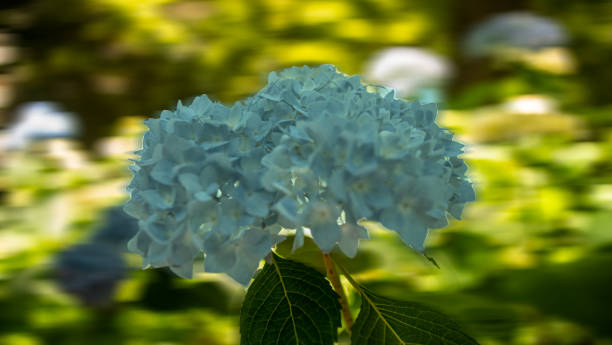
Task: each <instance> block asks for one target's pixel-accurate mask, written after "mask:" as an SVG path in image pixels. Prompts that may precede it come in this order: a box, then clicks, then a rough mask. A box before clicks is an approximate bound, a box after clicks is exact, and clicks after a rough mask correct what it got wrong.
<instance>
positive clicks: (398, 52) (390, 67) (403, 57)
mask: <svg viewBox="0 0 612 345" xmlns="http://www.w3.org/2000/svg"><path fill="white" fill-rule="evenodd" d="M451 72H452V68H451V65H450V63H449V62H448V61H447V60H446V59H445V58H443V57H441V56H439V55H436V54H433V53H431V52H428V51H426V50H424V49H420V48H411V47H394V48H389V49H385V50H383V51H381V52H379V53H377V54H376V55H375V56H374V57H373V58H372V59H371V60H370V62H369V63H368V64H367V66H366V70H365V77H366V79H367V80H368V81H369V82H373V83H378V84H382V85H384V86H386V87H390V88H393V89H395V90H396V94H397V95H398V96H399V97H408V96H416V97H418V98H421V100H423V99H422V98H426V99H424V101H428V102H431V101H438V100H439V98H440V92H439V90H438V89H437V87H439V86H441V85H442V84H443V82H444V81H445V80H446V79H448V78H449V77H450V75H451ZM419 96H421V97H419Z"/></svg>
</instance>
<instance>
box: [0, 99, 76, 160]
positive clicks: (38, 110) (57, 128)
mask: <svg viewBox="0 0 612 345" xmlns="http://www.w3.org/2000/svg"><path fill="white" fill-rule="evenodd" d="M77 134H78V123H77V120H76V118H75V117H74V115H73V114H71V113H66V112H62V111H60V110H59V109H58V108H57V106H56V105H55V104H53V103H51V102H32V103H27V104H26V105H24V106H23V107H22V108H21V109H20V110H19V111H18V117H17V121H16V122H15V123H14V124H13V125H11V126H9V128H8V130H7V132H6V133H4V134H3V136H2V137H0V149H3V150H19V149H23V148H25V147H26V146H27V145H28V144H29V143H30V142H31V141H34V140H41V139H51V138H66V137H73V136H75V135H77Z"/></svg>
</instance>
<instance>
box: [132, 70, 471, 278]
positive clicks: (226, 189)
mask: <svg viewBox="0 0 612 345" xmlns="http://www.w3.org/2000/svg"><path fill="white" fill-rule="evenodd" d="M436 115H437V106H436V105H435V104H421V103H419V102H408V101H405V100H402V99H398V98H396V97H395V95H394V92H393V90H390V89H387V88H384V87H378V86H368V85H365V84H364V83H362V81H361V79H360V77H359V76H357V75H356V76H347V75H345V74H342V73H340V72H338V71H337V70H336V68H335V67H334V66H332V65H322V66H318V67H306V66H304V67H301V68H298V67H292V68H289V69H286V70H284V71H281V72H280V73H275V72H272V73H270V74H269V77H268V84H267V85H266V86H265V87H264V88H263V89H262V90H261V91H259V92H258V93H256V94H255V95H254V96H252V97H249V98H247V99H246V100H244V101H242V102H237V103H235V104H234V105H233V106H231V107H227V106H225V105H223V104H220V103H217V102H213V101H211V100H210V99H209V98H208V97H207V96H206V95H202V96H199V97H197V98H195V99H194V100H193V102H192V103H191V104H190V105H189V106H185V105H183V104H182V103H181V102H180V101H179V102H178V105H177V107H176V110H174V111H168V110H165V111H163V112H162V113H161V115H160V117H159V118H151V119H148V120H146V121H145V123H146V125H147V127H148V130H147V131H146V133H145V134H144V136H143V141H142V149H141V150H139V151H137V155H138V156H139V158H138V159H136V160H135V161H134V164H133V165H132V166H131V167H130V168H131V170H132V172H133V179H132V180H131V182H130V184H129V185H128V191H129V193H130V195H131V198H130V200H129V201H128V202H127V203H126V205H125V207H124V210H125V211H126V213H128V214H129V215H131V216H133V217H135V218H137V219H138V223H139V231H138V233H137V234H136V235H135V236H134V237H133V238H132V239H131V240H130V241H129V243H128V248H129V250H130V251H132V252H135V253H138V254H140V255H142V257H143V266H144V267H166V266H167V267H169V268H170V269H171V270H172V271H174V272H175V273H176V274H177V275H179V276H181V277H186V278H191V277H192V275H193V264H194V261H195V260H197V259H198V258H201V257H202V254H203V255H204V257H205V258H204V269H205V271H206V272H224V273H227V274H228V275H229V276H230V277H232V278H233V279H234V280H236V281H237V282H239V283H241V284H243V285H247V284H248V283H249V281H250V280H251V278H252V276H253V274H254V272H255V271H256V269H257V268H258V265H259V262H260V261H261V259H263V258H264V257H265V256H266V255H267V254H268V253H269V252H270V250H271V248H272V247H273V246H274V245H275V244H277V243H279V242H281V241H282V240H284V236H281V235H280V232H281V230H282V229H293V230H294V232H295V236H296V237H295V240H294V249H295V248H298V247H299V246H301V245H302V243H303V239H304V236H305V231H310V234H311V235H312V237H313V240H314V241H315V243H316V244H317V245H318V246H319V247H320V248H321V250H323V251H324V252H329V251H331V250H332V249H333V248H334V247H335V246H336V245H337V246H338V247H339V248H340V249H341V250H342V251H343V252H344V253H345V254H346V255H347V256H349V257H354V256H355V255H356V253H357V250H358V243H359V240H360V239H367V238H368V233H367V231H366V229H364V228H363V227H362V226H360V225H359V224H358V221H359V220H360V219H367V220H370V221H377V222H380V223H381V224H382V225H384V226H385V227H386V228H388V229H390V230H393V231H396V232H397V233H398V234H399V235H400V237H401V238H402V240H403V241H404V242H405V243H406V244H408V245H409V246H411V247H412V248H414V249H415V250H418V251H423V249H424V248H423V246H424V241H425V238H426V236H427V232H428V230H429V229H436V228H442V227H445V226H446V225H447V224H448V221H447V215H451V216H452V217H454V218H457V219H460V218H461V214H462V212H463V208H464V206H465V203H467V202H470V201H473V200H474V199H475V195H474V190H473V187H472V184H471V182H470V181H469V179H468V178H467V176H466V171H467V165H466V164H465V162H464V161H463V160H462V159H461V158H459V157H458V156H459V155H460V154H461V153H462V152H463V149H462V148H463V145H462V144H460V143H458V142H456V141H454V140H453V134H452V133H450V132H449V131H448V130H446V129H443V128H440V127H438V126H437V125H436V123H435V118H436ZM289 231H291V230H289Z"/></svg>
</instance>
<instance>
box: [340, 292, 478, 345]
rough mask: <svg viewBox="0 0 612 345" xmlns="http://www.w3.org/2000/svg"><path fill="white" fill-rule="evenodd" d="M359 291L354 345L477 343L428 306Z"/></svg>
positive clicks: (450, 344)
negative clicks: (359, 307) (359, 304)
mask: <svg viewBox="0 0 612 345" xmlns="http://www.w3.org/2000/svg"><path fill="white" fill-rule="evenodd" d="M359 290H360V291H359V293H360V294H361V310H360V311H359V316H357V320H356V321H355V324H354V325H353V328H352V332H353V334H352V336H351V344H352V345H362V344H363V345H371V344H384V345H394V344H400V345H404V344H406V345H407V344H411V345H413V344H414V345H416V344H423V345H425V344H427V345H438V344H440V345H442V344H443V345H470V344H476V345H477V344H478V343H477V342H476V340H474V339H472V338H471V337H470V336H469V335H467V334H465V333H463V331H461V329H460V328H459V326H458V325H457V324H456V323H455V322H453V321H452V320H450V319H449V318H448V317H447V316H446V315H444V314H441V313H440V312H437V311H435V310H433V309H431V308H429V307H426V306H424V305H421V304H419V303H414V302H404V301H396V300H392V299H390V298H385V297H381V296H378V295H375V294H374V293H372V292H370V291H368V290H366V289H364V288H363V287H359Z"/></svg>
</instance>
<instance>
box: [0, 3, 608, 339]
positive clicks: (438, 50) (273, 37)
mask: <svg viewBox="0 0 612 345" xmlns="http://www.w3.org/2000/svg"><path fill="white" fill-rule="evenodd" d="M516 12H528V13H532V14H535V15H537V16H541V17H543V18H548V19H549V20H551V21H554V22H555V23H557V24H558V25H559V26H560V27H562V28H563V30H564V32H565V35H566V37H565V39H564V40H562V42H556V44H544V46H542V47H535V48H534V47H533V46H529V47H528V48H525V47H520V44H521V42H528V43H529V42H531V43H533V42H534V40H537V37H536V36H537V35H536V34H537V32H535V33H534V35H525V34H524V32H521V31H520V30H519V33H520V34H519V37H518V38H517V37H514V38H513V39H514V41H513V42H510V43H512V44H514V45H515V46H512V44H506V45H503V44H502V45H494V46H492V47H488V48H487V49H488V53H486V54H480V55H479V56H474V54H470V53H469V52H466V49H467V48H466V45H465V44H464V42H465V37H466V36H467V35H469V33H470V32H471V30H472V29H473V28H474V27H477V26H478V24H479V23H482V22H483V21H486V20H487V19H489V18H491V17H492V16H495V15H500V14H503V13H516ZM525 25H527V24H525ZM502 36H503V35H502ZM500 39H503V37H501V38H500ZM521 40H522V41H521ZM517 42H518V43H517ZM502 43H503V42H502ZM516 44H518V45H519V47H516ZM391 47H395V48H397V47H404V48H418V49H422V50H423V51H427V52H428V53H430V54H435V55H436V56H438V57H440V58H441V59H443V60H444V61H446V64H447V65H446V66H447V67H448V68H447V69H446V70H445V71H446V72H445V73H446V74H445V75H444V78H442V79H443V81H441V82H439V83H437V84H436V85H433V86H432V85H428V84H427V83H426V82H425V83H423V85H424V90H425V91H428V92H434V93H435V94H436V95H438V99H439V100H442V101H443V103H442V104H441V105H440V109H441V111H440V115H439V117H438V122H439V124H440V125H441V126H443V127H447V128H450V129H451V130H453V131H454V132H455V133H456V134H457V137H458V139H459V140H461V141H462V142H463V143H465V144H466V153H465V154H464V155H463V157H464V158H465V159H466V160H467V162H468V164H469V166H470V170H469V174H470V176H471V178H472V180H473V181H474V186H475V189H476V192H477V201H476V202H474V203H472V204H469V205H468V206H467V208H466V211H465V217H464V219H463V220H462V221H452V222H451V225H450V226H449V227H448V228H446V229H443V230H435V231H432V232H431V233H430V236H429V238H428V240H427V254H428V255H429V256H431V257H432V258H434V259H435V260H436V261H437V263H438V264H439V266H440V268H439V269H438V268H436V267H435V266H434V265H432V264H431V263H430V262H429V261H428V260H427V259H426V258H424V257H422V256H420V255H418V254H416V253H414V252H413V251H412V250H411V249H410V248H409V247H407V246H406V245H404V244H403V243H401V241H400V239H399V238H398V237H397V236H395V234H394V233H392V232H388V231H384V230H381V229H377V228H376V226H375V225H373V226H371V240H370V241H362V242H361V245H360V253H359V255H358V256H357V258H356V259H354V260H352V261H345V262H344V263H343V264H344V265H345V266H346V267H347V268H348V269H349V271H351V272H353V273H354V274H355V278H356V279H357V280H359V281H360V282H362V283H364V284H365V285H366V286H368V287H370V288H371V289H372V290H374V291H377V292H378V293H380V294H382V295H386V296H388V297H392V298H396V299H405V300H415V301H420V302H422V303H425V304H430V305H432V306H434V307H436V308H438V309H440V310H442V311H444V312H446V313H448V314H450V315H452V316H453V317H454V318H455V319H456V320H457V321H458V322H459V323H461V324H462V325H463V326H464V327H465V329H466V330H467V332H468V333H469V334H472V335H473V336H474V337H475V338H476V339H477V340H478V341H479V342H480V343H481V344H483V345H497V344H517V345H518V344H520V345H548V344H551V345H552V344H562V345H570V344H575V345H590V344H597V345H603V344H612V316H611V315H610V310H612V288H611V286H612V270H611V269H610V267H612V92H611V91H610V90H612V68H610V62H611V61H612V2H610V1H604V0H591V1H573V0H501V1H487V0H482V1H479V0H466V1H454V0H429V1H416V0H410V1H397V0H355V1H348V0H343V1H307V0H301V1H299V0H218V1H198V0H187V1H175V0H139V1H136V0H134V1H128V0H4V1H2V2H1V4H0V125H1V126H2V128H3V129H2V131H1V132H2V135H3V136H4V138H5V139H4V143H7V142H9V144H10V140H13V139H11V138H15V137H11V134H10V133H11V130H12V129H14V128H15V127H14V126H13V124H14V123H16V121H18V120H19V118H18V114H19V111H20V109H22V108H21V107H22V106H23V105H24V104H28V103H30V102H41V101H42V102H53V104H55V105H57V107H58V109H61V111H63V112H66V113H71V114H73V115H74V118H76V119H77V120H78V123H79V125H78V129H79V130H78V133H79V135H77V136H75V137H70V138H65V137H61V136H58V135H55V136H52V137H53V138H48V139H44V140H43V139H41V138H40V137H39V138H36V140H26V141H24V142H20V143H19V145H17V144H15V145H12V146H11V145H8V146H7V145H5V147H4V148H3V149H2V150H1V151H0V344H1V345H42V344H92V345H93V344H114V345H120V344H121V345H123V344H125V345H140V344H143V345H144V344H156V345H162V344H163V345H170V344H238V343H239V332H238V324H239V312H240V303H241V300H242V298H243V295H244V289H243V288H242V287H240V286H239V285H237V284H236V283H234V282H233V281H231V280H230V279H229V278H227V277H225V276H221V275H213V274H204V273H198V274H197V277H196V279H193V280H184V279H179V278H176V277H175V276H173V275H172V274H171V273H169V272H167V271H166V270H163V269H156V270H145V271H142V270H140V264H141V261H140V257H138V256H136V255H131V254H127V253H123V254H121V255H122V256H123V258H124V259H125V260H126V262H127V263H128V266H129V271H128V273H127V274H126V275H125V276H124V278H123V279H121V281H120V282H119V283H118V285H117V289H116V291H115V293H114V295H113V297H112V298H111V301H110V302H109V303H107V304H105V305H104V306H90V305H85V304H84V303H83V302H82V301H81V300H80V299H79V298H77V296H75V295H74V294H67V293H65V292H64V290H62V288H61V286H60V284H59V283H58V279H57V272H56V271H57V270H56V269H55V266H56V262H57V255H58V253H60V252H62V251H64V250H66V249H67V248H69V247H71V246H73V245H76V244H78V243H82V242H85V241H88V240H89V239H90V236H91V235H92V233H93V232H94V231H95V229H97V228H99V227H100V224H101V222H103V221H104V214H105V212H106V210H107V209H108V208H110V207H114V206H117V205H120V204H121V203H122V202H124V201H125V200H126V198H127V194H126V192H125V185H126V184H127V182H128V181H129V178H130V174H129V171H128V169H127V166H128V165H129V161H128V159H129V158H130V157H133V156H132V154H131V152H132V151H133V150H136V149H138V146H139V140H140V139H139V137H140V135H141V134H142V131H143V130H144V126H143V124H142V120H143V119H144V118H146V117H150V116H155V115H156V114H158V113H159V111H161V110H162V109H167V108H172V107H173V106H174V105H175V104H176V101H177V100H178V99H182V100H189V99H191V98H193V97H194V96H197V95H199V94H202V93H206V94H208V95H209V96H210V97H211V98H213V99H216V100H219V101H223V102H234V101H236V100H239V99H242V98H244V97H247V96H248V95H250V94H252V93H254V92H256V91H257V90H258V89H260V88H261V87H262V86H263V85H264V84H265V80H266V79H265V78H266V75H267V73H268V72H270V71H274V70H280V69H282V68H285V67H290V66H293V65H298V66H301V65H304V64H308V65H317V64H322V63H329V64H334V65H336V66H337V68H338V69H339V70H340V71H342V72H344V73H347V74H364V75H366V78H364V79H365V80H366V81H372V82H374V81H376V83H377V84H384V80H383V81H380V80H374V79H375V78H373V77H372V78H370V79H368V77H367V76H368V75H369V74H368V68H370V67H369V66H371V64H373V63H374V62H373V61H375V60H376V57H377V56H379V55H380V54H381V52H384V51H385V50H386V49H389V48H391ZM536 48H537V49H536ZM485 50H486V49H485ZM400 60H401V58H400ZM382 67H385V66H382ZM418 72H419V68H416V69H414V70H413V71H412V72H410V73H418ZM410 73H408V75H407V76H404V77H405V78H410V77H411V74H410ZM391 74H393V73H391ZM395 77H397V75H396V76H395ZM400 77H401V76H400ZM388 86H392V85H388ZM423 94H427V93H423ZM419 95H421V94H419V93H418V92H416V93H412V94H410V95H407V96H406V98H408V99H410V98H418V97H419ZM58 111H60V110H58ZM37 125H38V126H39V127H41V128H42V129H43V130H44V129H45V126H47V124H45V123H42V124H41V123H37ZM49 125H50V124H49ZM39 129H40V128H39ZM22 134H23V133H22ZM6 138H8V139H6ZM26 139H27V138H26ZM24 140H25V139H24ZM199 270H200V271H201V270H202V269H201V267H200V268H199ZM92 293H95V291H92ZM349 299H350V300H351V303H352V306H353V307H354V308H355V310H354V312H356V311H357V310H358V307H359V299H358V297H357V296H356V295H355V294H354V293H350V294H349ZM341 342H342V343H343V344H346V343H347V337H346V334H343V335H342V336H341Z"/></svg>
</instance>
